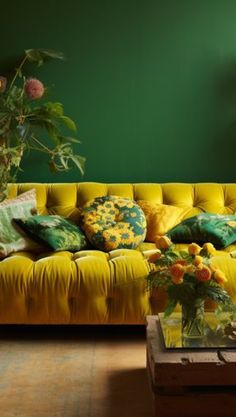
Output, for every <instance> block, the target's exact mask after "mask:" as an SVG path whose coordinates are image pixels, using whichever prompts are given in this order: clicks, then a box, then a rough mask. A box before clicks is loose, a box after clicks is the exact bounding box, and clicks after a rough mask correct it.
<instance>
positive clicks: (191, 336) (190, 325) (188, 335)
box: [182, 299, 204, 346]
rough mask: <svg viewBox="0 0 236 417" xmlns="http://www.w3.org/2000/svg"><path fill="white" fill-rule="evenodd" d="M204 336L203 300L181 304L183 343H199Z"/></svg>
mask: <svg viewBox="0 0 236 417" xmlns="http://www.w3.org/2000/svg"><path fill="white" fill-rule="evenodd" d="M203 337H204V300H199V299H196V301H195V302H194V303H193V304H183V305H182V338H183V345H184V346H186V345H187V346H190V345H193V344H194V343H195V342H196V343H199V342H200V341H201V340H202V339H203Z"/></svg>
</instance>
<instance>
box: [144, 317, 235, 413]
mask: <svg viewBox="0 0 236 417" xmlns="http://www.w3.org/2000/svg"><path fill="white" fill-rule="evenodd" d="M147 371H148V375H149V380H150V385H151V389H152V393H153V397H154V409H155V417H236V350H235V349H232V350H221V349H209V350H206V349H202V350H201V349H192V350H191V349H175V350H174V349H173V350H167V349H166V348H165V347H164V343H163V340H162V337H161V329H160V323H159V318H158V316H147Z"/></svg>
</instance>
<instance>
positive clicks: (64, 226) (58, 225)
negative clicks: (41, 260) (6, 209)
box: [14, 216, 86, 252]
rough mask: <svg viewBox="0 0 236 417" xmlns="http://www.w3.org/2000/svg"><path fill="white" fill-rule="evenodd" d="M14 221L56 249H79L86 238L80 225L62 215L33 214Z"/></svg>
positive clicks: (34, 236)
mask: <svg viewBox="0 0 236 417" xmlns="http://www.w3.org/2000/svg"><path fill="white" fill-rule="evenodd" d="M14 221H15V222H16V223H17V224H18V225H19V226H20V227H21V228H22V229H23V230H24V231H26V232H28V233H29V235H30V236H31V237H33V238H35V239H36V240H39V241H40V242H43V243H44V244H46V245H47V246H48V247H50V248H51V249H53V250H55V251H65V250H69V251H72V252H73V251H78V250H80V249H83V248H85V246H86V238H85V236H84V234H83V233H82V232H81V230H80V229H79V227H78V226H76V225H75V224H73V223H72V222H71V221H68V220H66V219H64V218H63V217H61V216H31V217H28V218H22V219H17V218H15V219H14Z"/></svg>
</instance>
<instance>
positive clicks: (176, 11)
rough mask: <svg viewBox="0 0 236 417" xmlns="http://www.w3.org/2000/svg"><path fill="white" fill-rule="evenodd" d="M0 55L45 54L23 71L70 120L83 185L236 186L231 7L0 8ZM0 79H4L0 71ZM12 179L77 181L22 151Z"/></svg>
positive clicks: (235, 22)
mask: <svg viewBox="0 0 236 417" xmlns="http://www.w3.org/2000/svg"><path fill="white" fill-rule="evenodd" d="M1 16H2V19H1V29H0V32H1V60H2V64H3V65H2V68H4V63H6V62H7V63H9V61H11V60H12V62H14V61H15V59H16V58H17V57H18V56H19V55H20V54H21V52H22V51H23V50H24V49H27V48H38V47H39V48H40V47H41V48H52V49H56V50H59V51H62V52H64V54H65V55H66V57H67V61H66V62H52V63H49V64H47V65H46V66H45V67H43V68H42V69H40V70H37V71H36V72H34V73H33V74H31V75H37V76H38V77H39V78H41V79H42V81H44V82H45V83H46V84H47V85H49V86H52V85H54V94H53V99H54V100H58V101H62V102H63V104H64V107H65V112H66V113H67V114H68V115H69V116H71V117H73V118H74V119H75V120H76V121H77V123H78V125H79V137H80V139H81V140H82V145H78V149H77V151H78V153H80V154H82V155H84V156H86V158H87V163H86V173H85V176H84V178H83V180H86V181H87V180H88V181H106V182H147V181H154V182H163V181H189V182H195V181H219V182H220V181H221V182H227V181H229V182H234V181H235V171H236V167H235V155H236V152H235V151H236V129H235V126H234V121H235V120H236V2H235V0H232V1H230V0H221V1H220V0H198V1H196V0H143V1H141V0H77V1H76V0H67V1H61V0H41V1H40V2H39V1H37V2H36V1H32V0H31V1H29V0H21V1H19V0H12V1H8V2H4V3H3V2H2V8H1ZM3 75H4V74H3ZM23 167H24V172H23V173H22V174H21V175H20V176H19V181H50V182H63V181H81V176H80V174H79V173H78V172H77V171H76V170H74V169H73V170H71V171H70V172H69V173H67V174H65V173H64V174H60V175H55V174H50V173H49V171H48V168H47V165H46V162H45V159H43V158H42V156H41V155H40V156H39V155H32V154H31V156H28V157H27V158H26V159H25V161H24V166H23Z"/></svg>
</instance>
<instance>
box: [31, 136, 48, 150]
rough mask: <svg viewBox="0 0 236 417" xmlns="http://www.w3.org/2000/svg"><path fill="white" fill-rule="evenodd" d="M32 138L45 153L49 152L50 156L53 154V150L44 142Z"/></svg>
mask: <svg viewBox="0 0 236 417" xmlns="http://www.w3.org/2000/svg"><path fill="white" fill-rule="evenodd" d="M31 138H32V139H33V140H34V141H35V142H36V143H38V145H39V146H41V148H43V149H45V151H47V152H48V153H49V154H53V151H52V150H51V149H49V148H48V147H47V146H45V145H44V144H43V143H42V142H40V141H39V140H38V139H37V138H36V137H35V136H33V135H32V136H31Z"/></svg>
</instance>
